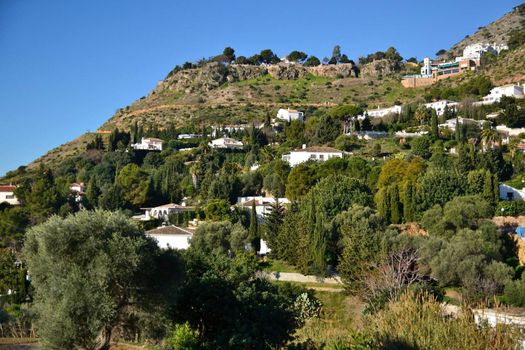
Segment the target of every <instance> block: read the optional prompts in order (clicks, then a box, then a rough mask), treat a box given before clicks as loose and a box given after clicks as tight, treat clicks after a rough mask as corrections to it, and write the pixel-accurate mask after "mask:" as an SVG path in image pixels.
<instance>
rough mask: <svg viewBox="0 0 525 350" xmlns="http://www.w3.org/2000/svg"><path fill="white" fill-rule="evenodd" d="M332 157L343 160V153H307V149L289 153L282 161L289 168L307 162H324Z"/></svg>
mask: <svg viewBox="0 0 525 350" xmlns="http://www.w3.org/2000/svg"><path fill="white" fill-rule="evenodd" d="M334 157H338V158H343V152H342V151H338V152H334V151H325V152H323V151H308V150H307V149H305V150H298V151H291V152H290V154H287V155H284V156H283V158H282V159H283V160H284V161H287V162H288V163H290V166H291V167H294V166H296V165H297V164H301V163H304V162H307V161H309V160H315V161H317V162H324V161H326V160H328V159H331V158H334Z"/></svg>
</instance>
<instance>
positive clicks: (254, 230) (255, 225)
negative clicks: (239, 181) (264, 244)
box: [248, 200, 261, 252]
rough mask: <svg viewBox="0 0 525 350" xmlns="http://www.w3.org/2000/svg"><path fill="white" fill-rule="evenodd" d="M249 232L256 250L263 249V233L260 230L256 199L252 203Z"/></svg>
mask: <svg viewBox="0 0 525 350" xmlns="http://www.w3.org/2000/svg"><path fill="white" fill-rule="evenodd" d="M248 233H249V237H250V241H251V243H252V248H253V250H254V252H258V251H259V250H261V235H260V232H259V222H258V221H257V211H256V206H255V200H254V201H253V203H252V211H251V213H250V228H249V230H248Z"/></svg>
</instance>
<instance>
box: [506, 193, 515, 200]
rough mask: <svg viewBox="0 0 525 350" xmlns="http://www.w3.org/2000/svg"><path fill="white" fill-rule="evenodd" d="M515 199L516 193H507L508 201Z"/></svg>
mask: <svg viewBox="0 0 525 350" xmlns="http://www.w3.org/2000/svg"><path fill="white" fill-rule="evenodd" d="M513 199H514V193H512V192H507V200H509V201H511V200H513Z"/></svg>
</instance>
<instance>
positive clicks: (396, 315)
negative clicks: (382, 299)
mask: <svg viewBox="0 0 525 350" xmlns="http://www.w3.org/2000/svg"><path fill="white" fill-rule="evenodd" d="M421 298H422V299H423V301H421V300H420V301H416V299H415V298H414V296H412V295H403V296H402V297H401V298H400V300H399V301H398V302H395V303H391V304H390V305H389V306H388V307H387V308H386V309H385V310H383V311H380V312H378V313H377V314H375V315H373V316H370V317H368V318H367V322H366V326H365V332H366V333H368V334H370V335H372V336H373V337H374V338H375V339H376V340H378V341H379V343H380V346H381V348H382V349H433V350H452V349H471V350H476V349H479V350H492V349H493V350H496V349H498V350H507V349H508V350H511V349H512V350H514V349H517V344H518V341H519V339H521V337H522V336H521V334H520V332H519V330H517V329H515V328H512V327H509V326H498V327H497V328H490V327H488V326H487V327H485V326H477V325H476V324H475V323H474V321H473V318H472V316H471V315H470V314H469V313H468V312H462V313H461V314H460V315H459V316H458V317H457V318H455V319H447V318H445V317H443V309H442V306H441V304H440V303H439V302H437V301H436V300H434V299H432V298H431V297H427V296H423V297H421Z"/></svg>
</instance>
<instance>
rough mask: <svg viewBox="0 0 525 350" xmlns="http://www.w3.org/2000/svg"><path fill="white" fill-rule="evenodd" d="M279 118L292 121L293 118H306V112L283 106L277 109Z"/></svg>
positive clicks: (301, 119)
mask: <svg viewBox="0 0 525 350" xmlns="http://www.w3.org/2000/svg"><path fill="white" fill-rule="evenodd" d="M277 118H278V119H281V120H286V121H287V122H291V121H292V120H300V121H303V120H304V113H303V112H300V111H297V110H295V109H284V108H281V109H279V110H278V111H277Z"/></svg>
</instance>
